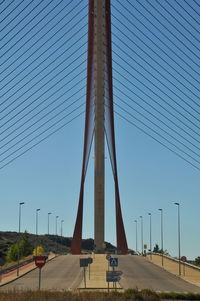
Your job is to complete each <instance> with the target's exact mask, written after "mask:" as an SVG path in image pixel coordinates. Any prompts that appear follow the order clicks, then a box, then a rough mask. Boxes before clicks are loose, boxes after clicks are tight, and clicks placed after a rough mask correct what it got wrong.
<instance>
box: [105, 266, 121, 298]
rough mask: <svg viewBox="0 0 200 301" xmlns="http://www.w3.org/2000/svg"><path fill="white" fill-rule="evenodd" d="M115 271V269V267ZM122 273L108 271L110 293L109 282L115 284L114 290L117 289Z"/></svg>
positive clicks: (107, 278) (107, 279)
mask: <svg viewBox="0 0 200 301" xmlns="http://www.w3.org/2000/svg"><path fill="white" fill-rule="evenodd" d="M113 269H114V267H113ZM122 274H123V273H122V271H115V270H112V271H106V281H107V282H108V292H109V282H112V283H113V288H116V282H119V281H120V279H121V278H120V276H121V275H122Z"/></svg>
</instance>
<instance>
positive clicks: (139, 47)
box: [0, 0, 200, 170]
mask: <svg viewBox="0 0 200 301" xmlns="http://www.w3.org/2000/svg"><path fill="white" fill-rule="evenodd" d="M111 4H112V40H113V41H112V48H113V51H112V55H113V83H114V99H115V107H116V114H117V115H119V116H120V117H121V118H122V119H123V120H124V121H126V122H128V123H129V124H131V125H134V126H135V127H136V128H138V129H139V130H140V131H142V132H143V133H145V134H147V135H148V136H150V137H151V138H153V139H154V140H155V141H157V142H158V143H160V144H161V145H162V146H164V147H165V148H167V149H168V150H170V151H171V152H173V153H174V154H176V155H177V156H178V157H179V158H181V159H182V160H184V161H185V162H187V163H189V164H190V165H191V166H193V167H195V169H197V170H199V169H200V160H199V158H200V152H199V151H200V114H199V113H200V88H199V84H200V70H199V67H200V66H199V65H200V64H199V58H200V56H199V50H200V30H199V24H200V22H199V20H198V17H199V16H200V5H199V4H198V1H193V2H190V1H188V0H184V1H182V2H180V1H177V0H173V1H172V2H171V1H169V0H165V3H163V1H161V0H152V1H150V0H145V1H141V0H136V1H134V2H133V1H130V0H124V1H120V0H116V1H112V2H111ZM87 9H88V8H87V1H82V0H80V1H73V0H70V1H67V2H65V1H64V0H59V1H54V0H50V1H46V0H44V1H36V2H35V1H32V0H28V1H24V0H22V1H18V2H16V1H14V0H13V1H11V0H10V1H9V3H8V2H7V1H1V8H0V15H1V20H0V24H1V28H0V32H1V37H0V41H1V45H0V58H1V62H0V67H1V70H0V75H1V78H0V99H1V100H0V169H1V168H4V167H5V166H7V165H8V164H10V163H11V162H13V161H15V160H16V159H17V158H19V157H21V156H22V155H24V154H25V153H27V152H28V151H29V150H31V149H32V148H34V147H35V146H37V145H38V144H40V143H41V142H42V141H44V140H46V139H47V138H48V137H50V136H52V135H53V134H54V133H56V132H57V131H59V129H62V128H63V127H64V126H65V125H67V124H69V123H71V122H73V120H76V119H77V118H78V117H79V116H82V114H83V111H84V110H83V104H84V100H85V91H86V56H87V35H88V33H87V25H88V24H87ZM133 119H134V121H133Z"/></svg>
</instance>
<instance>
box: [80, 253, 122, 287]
mask: <svg viewBox="0 0 200 301" xmlns="http://www.w3.org/2000/svg"><path fill="white" fill-rule="evenodd" d="M91 257H92V259H93V263H92V264H91V265H90V273H89V267H88V268H87V271H86V289H104V290H107V289H108V283H107V282H106V271H107V270H108V261H107V260H106V254H95V255H92V256H91ZM82 269H83V268H82ZM110 269H111V268H110ZM89 274H90V277H89ZM109 288H110V289H113V283H110V284H109ZM116 288H117V289H121V286H120V284H119V283H116ZM79 289H85V283H84V279H83V281H82V282H81V285H80V287H79Z"/></svg>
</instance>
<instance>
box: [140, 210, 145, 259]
mask: <svg viewBox="0 0 200 301" xmlns="http://www.w3.org/2000/svg"><path fill="white" fill-rule="evenodd" d="M140 220H141V252H142V255H143V253H144V249H143V248H144V241H143V216H141V215H140Z"/></svg>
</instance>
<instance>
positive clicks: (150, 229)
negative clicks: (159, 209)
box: [148, 213, 152, 259]
mask: <svg viewBox="0 0 200 301" xmlns="http://www.w3.org/2000/svg"><path fill="white" fill-rule="evenodd" d="M148 215H149V218H150V220H149V222H150V227H149V236H150V237H149V241H150V258H151V259H152V253H151V252H152V235H151V234H152V233H151V232H152V227H151V213H148Z"/></svg>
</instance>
